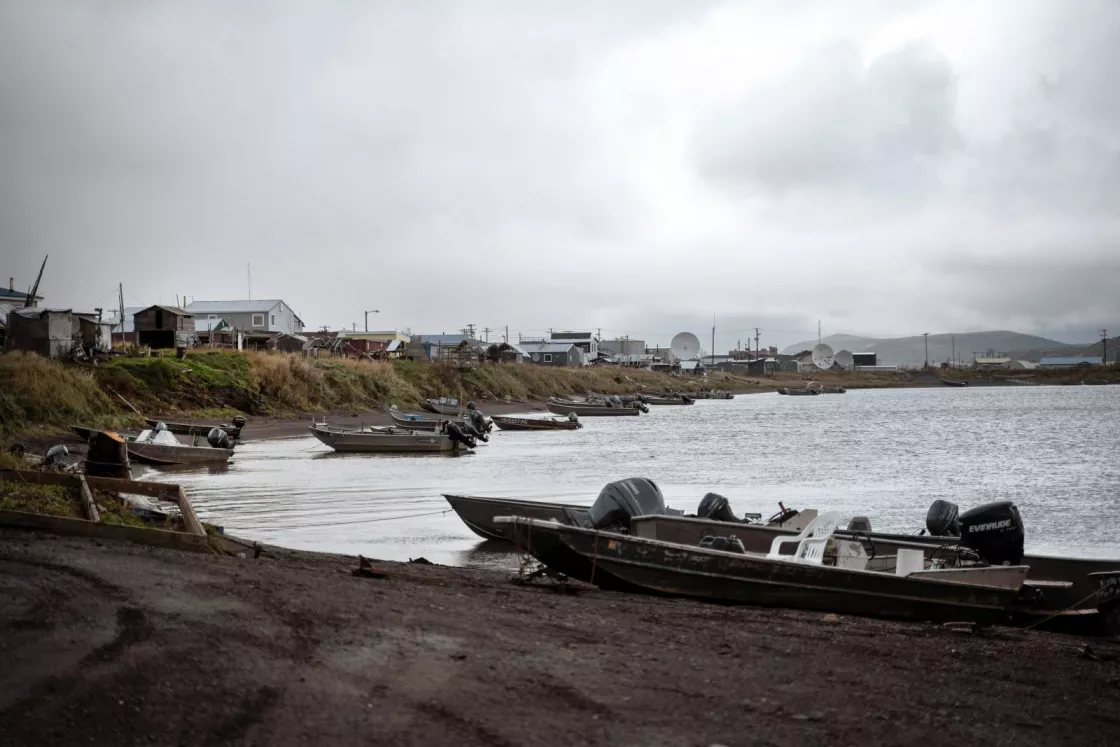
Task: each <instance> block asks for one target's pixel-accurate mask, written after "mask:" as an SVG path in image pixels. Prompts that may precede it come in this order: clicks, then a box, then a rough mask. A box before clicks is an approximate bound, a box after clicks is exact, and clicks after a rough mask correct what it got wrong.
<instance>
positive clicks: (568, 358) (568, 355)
mask: <svg viewBox="0 0 1120 747" xmlns="http://www.w3.org/2000/svg"><path fill="white" fill-rule="evenodd" d="M522 348H523V349H524V350H525V352H526V353H528V354H529V359H530V360H531V361H533V363H537V364H540V365H545V366H582V365H584V363H583V362H584V356H585V355H586V351H584V350H583V348H581V347H579V346H578V345H577V344H576V343H574V342H568V341H560V342H530V343H522ZM596 352H598V349H596Z"/></svg>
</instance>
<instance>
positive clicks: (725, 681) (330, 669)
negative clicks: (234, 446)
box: [0, 530, 1120, 747]
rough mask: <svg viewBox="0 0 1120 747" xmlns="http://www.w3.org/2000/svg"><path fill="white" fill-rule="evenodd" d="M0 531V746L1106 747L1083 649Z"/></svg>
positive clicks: (388, 569)
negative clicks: (376, 575) (375, 575)
mask: <svg viewBox="0 0 1120 747" xmlns="http://www.w3.org/2000/svg"><path fill="white" fill-rule="evenodd" d="M354 566H355V561H354V560H353V559H350V558H343V557H339V556H318V555H311V554H307V553H283V554H282V555H279V556H276V557H272V558H267V556H266V557H265V558H262V559H260V560H253V559H238V558H232V557H215V556H201V555H192V554H187V553H177V552H172V551H162V550H154V549H151V548H145V547H138V546H132V545H121V544H108V543H97V542H91V541H84V540H75V539H62V538H57V537H49V536H43V535H38V534H32V533H22V532H19V533H17V532H14V531H10V530H0V661H2V662H3V665H2V666H0V744H2V745H32V744H33V745H62V744H106V745H107V744H112V745H126V744H158V745H178V744H186V745H219V744H259V745H289V744H320V745H327V744H331V745H335V744H377V745H424V746H425V747H428V746H431V745H445V744H446V745H458V746H461V747H469V746H471V745H499V746H501V745H507V746H508V745H612V746H613V747H623V746H625V745H635V746H638V745H640V746H641V747H651V746H653V745H712V744H723V745H748V744H751V745H757V744H765V745H803V744H815V743H818V742H819V741H820V740H824V741H823V742H822V743H827V744H836V745H852V744H870V745H902V744H921V745H942V744H944V745H954V747H959V746H961V745H985V746H986V747H991V746H993V745H1016V747H1019V746H1021V745H1046V744H1054V745H1058V744H1078V745H1096V744H1106V743H1112V744H1115V741H1114V739H1115V735H1116V733H1117V732H1118V729H1120V716H1118V713H1120V712H1118V710H1117V707H1116V706H1117V703H1118V702H1120V663H1116V662H1114V661H1096V660H1092V659H1089V658H1083V657H1082V656H1081V655H1080V654H1079V651H1080V648H1081V647H1082V646H1083V642H1080V641H1074V640H1073V639H1066V638H1062V637H1059V636H1053V635H1047V634H1031V633H1023V632H1019V631H1004V632H996V633H992V634H989V635H984V636H974V635H961V634H955V633H950V632H948V631H945V630H942V629H939V628H934V627H932V626H919V625H903V624H893V623H884V622H875V621H868V620H860V619H853V618H846V617H845V618H839V619H833V618H828V617H826V616H823V615H820V614H801V613H794V612H787V611H772V610H760V609H753V608H724V607H719V606H715V605H705V604H700V603H693V602H686V601H673V600H656V599H649V598H643V597H636V596H626V595H619V594H610V593H604V592H600V591H596V590H588V591H585V592H583V593H580V594H578V595H564V594H558V593H555V592H553V591H549V590H544V589H529V588H524V587H520V586H517V585H514V584H512V583H511V582H510V581H509V579H508V577H507V576H505V575H501V574H494V573H489V572H485V571H472V570H465V569H451V568H443V567H439V566H423V565H394V564H388V563H381V564H378V565H377V567H378V568H379V569H380V570H382V571H384V572H385V574H386V575H387V577H386V578H383V579H369V578H356V577H354V576H352V575H351V574H350V570H351V568H353V567H354Z"/></svg>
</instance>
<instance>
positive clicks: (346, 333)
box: [337, 330, 411, 358]
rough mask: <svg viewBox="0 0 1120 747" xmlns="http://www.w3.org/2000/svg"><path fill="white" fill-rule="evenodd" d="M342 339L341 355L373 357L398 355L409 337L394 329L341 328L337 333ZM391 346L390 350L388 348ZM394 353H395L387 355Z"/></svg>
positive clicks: (408, 340) (409, 339)
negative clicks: (373, 330)
mask: <svg viewBox="0 0 1120 747" xmlns="http://www.w3.org/2000/svg"><path fill="white" fill-rule="evenodd" d="M337 336H338V337H339V338H341V339H342V340H343V342H342V344H341V346H340V350H341V352H342V354H343V355H359V356H362V355H368V356H372V357H375V358H382V357H399V356H400V353H401V352H403V350H404V346H405V345H407V344H408V343H409V342H410V341H411V338H410V337H409V336H408V335H406V334H404V333H402V332H397V331H396V330H388V331H381V332H363V331H359V330H342V331H341V332H339V333H338V335H337ZM390 347H392V350H389V348H390ZM390 353H394V354H395V355H392V356H391V355H389V354H390Z"/></svg>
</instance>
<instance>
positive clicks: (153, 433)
mask: <svg viewBox="0 0 1120 747" xmlns="http://www.w3.org/2000/svg"><path fill="white" fill-rule="evenodd" d="M125 440H126V441H127V446H128V456H129V458H130V459H132V460H134V461H137V462H141V463H143V464H157V465H171V464H215V463H224V462H228V461H229V460H230V458H231V457H233V449H232V448H228V447H224V446H211V445H210V444H208V443H207V442H206V440H205V439H203V438H201V437H195V438H194V443H191V444H184V443H182V442H180V441H179V440H178V439H177V438H175V436H174V435H173V434H172V433H171V432H170V431H166V430H150V429H149V430H143V431H141V432H140V433H139V435H137V436H134V437H126V439H125ZM200 442H201V443H200Z"/></svg>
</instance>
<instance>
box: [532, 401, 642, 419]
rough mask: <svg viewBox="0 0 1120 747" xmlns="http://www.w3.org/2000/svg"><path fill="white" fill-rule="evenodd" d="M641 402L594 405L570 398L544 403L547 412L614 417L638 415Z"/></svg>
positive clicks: (582, 416)
mask: <svg viewBox="0 0 1120 747" xmlns="http://www.w3.org/2000/svg"><path fill="white" fill-rule="evenodd" d="M641 404H642V403H641V402H633V403H631V404H629V405H617V404H616V405H614V406H608V405H605V404H603V405H594V404H590V403H588V402H575V401H571V400H558V399H550V400H548V402H547V403H546V406H547V407H548V411H549V412H553V413H556V414H557V415H567V414H568V413H571V412H574V413H575V414H576V416H577V417H581V418H584V417H614V416H618V417H621V416H627V415H629V416H636V415H640V414H641V412H642V410H641V408H640V407H639V405H641Z"/></svg>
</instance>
